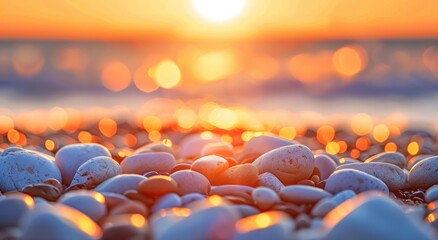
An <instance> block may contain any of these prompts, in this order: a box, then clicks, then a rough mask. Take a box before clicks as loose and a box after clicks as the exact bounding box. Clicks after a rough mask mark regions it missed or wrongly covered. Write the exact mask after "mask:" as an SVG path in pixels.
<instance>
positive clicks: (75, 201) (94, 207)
mask: <svg viewBox="0 0 438 240" xmlns="http://www.w3.org/2000/svg"><path fill="white" fill-rule="evenodd" d="M58 202H59V203H62V204H64V205H66V206H69V207H72V208H74V209H76V210H78V211H80V212H82V213H84V214H85V215H87V216H88V217H89V218H91V219H93V220H94V221H95V222H97V221H99V220H100V219H101V218H103V217H104V216H105V215H106V205H105V197H104V196H103V195H102V194H100V193H98V192H93V191H85V190H78V191H70V192H68V193H66V194H64V195H63V196H62V197H61V198H60V199H59V200H58Z"/></svg>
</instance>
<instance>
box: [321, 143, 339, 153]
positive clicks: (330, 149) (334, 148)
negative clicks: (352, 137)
mask: <svg viewBox="0 0 438 240" xmlns="http://www.w3.org/2000/svg"><path fill="white" fill-rule="evenodd" d="M340 150H341V146H340V145H339V143H338V142H328V143H327V145H326V146H325V151H326V152H327V153H329V154H333V155H336V154H338V153H339V152H340Z"/></svg>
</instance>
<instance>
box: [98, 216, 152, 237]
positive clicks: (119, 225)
mask: <svg viewBox="0 0 438 240" xmlns="http://www.w3.org/2000/svg"><path fill="white" fill-rule="evenodd" d="M146 224H147V221H146V219H145V217H144V216H142V215H140V214H124V215H113V216H109V217H108V218H106V219H105V222H104V223H103V224H102V226H103V236H102V239H101V240H119V239H132V240H135V239H137V240H140V239H145V236H146V239H149V238H148V237H149V233H148V230H149V229H148V227H147V225H146Z"/></svg>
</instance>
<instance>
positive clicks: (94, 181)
mask: <svg viewBox="0 0 438 240" xmlns="http://www.w3.org/2000/svg"><path fill="white" fill-rule="evenodd" d="M121 173H122V169H121V167H120V165H119V163H118V162H116V161H115V160H114V159H112V158H110V157H103V156H102V157H94V158H91V159H90V160H88V161H86V162H85V163H84V164H82V165H81V166H80V167H79V168H78V170H77V171H76V174H75V175H74V177H73V180H72V181H71V184H70V185H75V184H83V185H84V186H85V188H87V189H92V188H95V187H96V186H97V185H99V184H101V183H102V182H104V181H105V180H107V179H109V178H112V177H114V176H117V175H119V174H121Z"/></svg>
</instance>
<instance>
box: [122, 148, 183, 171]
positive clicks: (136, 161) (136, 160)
mask: <svg viewBox="0 0 438 240" xmlns="http://www.w3.org/2000/svg"><path fill="white" fill-rule="evenodd" d="M175 164H176V160H175V158H174V157H173V155H171V154H170V153H166V152H152V153H139V154H136V155H132V156H130V157H127V158H125V159H124V160H123V161H122V162H121V163H120V166H121V168H122V173H125V174H126V173H131V174H140V175H143V174H144V173H147V172H150V171H157V172H168V173H170V172H171V171H172V168H173V167H174V166H175Z"/></svg>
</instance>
